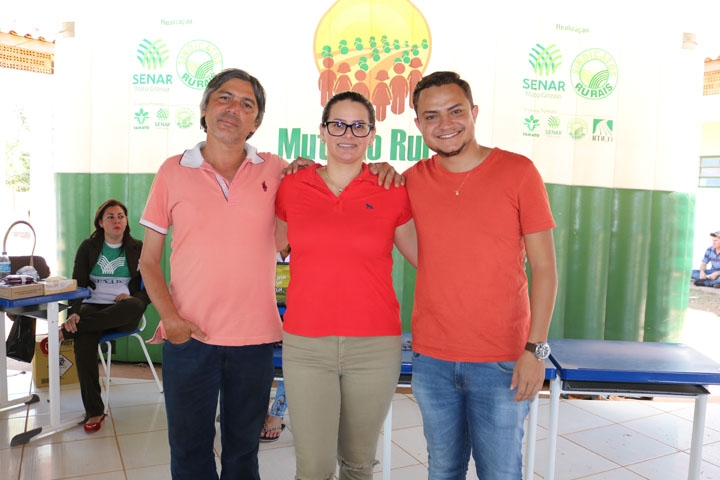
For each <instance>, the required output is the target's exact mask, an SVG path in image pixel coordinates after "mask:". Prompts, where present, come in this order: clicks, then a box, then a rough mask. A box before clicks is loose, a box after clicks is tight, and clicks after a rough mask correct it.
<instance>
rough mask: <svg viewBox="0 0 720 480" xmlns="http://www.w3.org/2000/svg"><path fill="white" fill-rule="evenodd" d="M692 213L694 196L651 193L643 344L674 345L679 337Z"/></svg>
mask: <svg viewBox="0 0 720 480" xmlns="http://www.w3.org/2000/svg"><path fill="white" fill-rule="evenodd" d="M694 212H695V196H694V195H690V194H686V193H667V192H654V193H653V208H652V238H651V241H650V251H651V252H652V253H653V255H652V261H651V262H649V268H648V299H647V308H646V312H645V337H644V340H645V341H648V342H667V341H677V339H678V338H679V336H680V334H681V333H682V325H683V320H684V318H685V310H686V309H687V304H688V295H689V288H688V284H689V281H690V272H691V270H692V258H691V257H692V245H693V230H694V226H693V225H694V222H695V213H694Z"/></svg>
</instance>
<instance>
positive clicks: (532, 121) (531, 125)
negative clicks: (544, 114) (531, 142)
mask: <svg viewBox="0 0 720 480" xmlns="http://www.w3.org/2000/svg"><path fill="white" fill-rule="evenodd" d="M538 125H540V120H538V119H537V118H535V116H534V115H530V116H529V117H528V118H526V119H525V126H526V127H527V129H528V130H530V131H531V132H532V131H533V130H535V128H536V127H537V126H538Z"/></svg>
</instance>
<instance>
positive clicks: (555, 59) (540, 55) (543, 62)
mask: <svg viewBox="0 0 720 480" xmlns="http://www.w3.org/2000/svg"><path fill="white" fill-rule="evenodd" d="M561 59H562V55H561V54H560V49H559V48H557V47H556V46H555V44H554V43H553V44H552V45H550V46H549V47H547V48H546V47H543V46H542V45H540V44H539V43H537V44H535V46H534V47H533V48H532V49H531V50H530V60H529V62H530V65H532V69H533V72H535V74H536V75H539V76H549V75H553V74H554V73H555V71H556V70H557V69H558V67H559V66H560V65H562V62H561V61H560V60H561Z"/></svg>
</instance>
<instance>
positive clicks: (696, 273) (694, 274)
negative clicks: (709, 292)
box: [690, 268, 720, 287]
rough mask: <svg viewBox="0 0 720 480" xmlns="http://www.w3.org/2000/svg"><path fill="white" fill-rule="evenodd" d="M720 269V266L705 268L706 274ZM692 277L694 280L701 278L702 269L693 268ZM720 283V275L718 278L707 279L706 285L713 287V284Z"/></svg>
mask: <svg viewBox="0 0 720 480" xmlns="http://www.w3.org/2000/svg"><path fill="white" fill-rule="evenodd" d="M718 270H720V268H710V269H708V270H705V275H710V274H711V273H715V272H717V271H718ZM690 278H692V279H693V280H700V270H693V271H692V275H690ZM718 283H720V277H718V278H717V280H710V279H707V280H705V286H706V287H712V286H713V285H716V284H718Z"/></svg>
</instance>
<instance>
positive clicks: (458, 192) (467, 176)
mask: <svg viewBox="0 0 720 480" xmlns="http://www.w3.org/2000/svg"><path fill="white" fill-rule="evenodd" d="M473 171H475V169H474V168H473V169H472V170H470V171H469V172H468V174H467V175H465V178H464V179H463V181H462V183H461V184H460V186H459V187H458V188H457V189H455V195H456V196H460V190H462V187H463V185H465V182H467V179H468V178H470V175H472V173H473Z"/></svg>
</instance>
